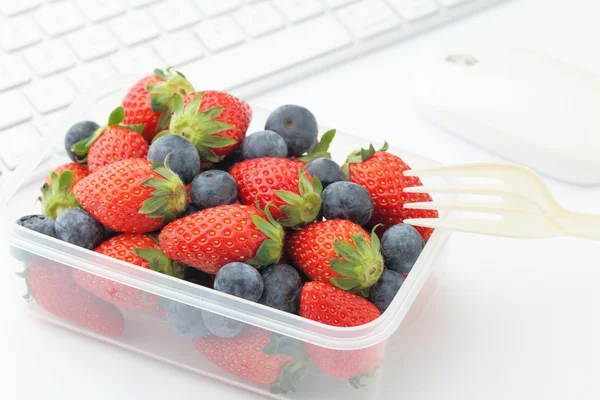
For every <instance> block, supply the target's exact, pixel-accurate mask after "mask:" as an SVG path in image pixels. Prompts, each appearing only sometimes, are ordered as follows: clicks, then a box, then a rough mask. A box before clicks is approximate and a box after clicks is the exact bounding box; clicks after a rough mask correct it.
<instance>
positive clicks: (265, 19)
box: [233, 3, 283, 36]
mask: <svg viewBox="0 0 600 400" xmlns="http://www.w3.org/2000/svg"><path fill="white" fill-rule="evenodd" d="M233 16H234V18H235V19H236V21H237V22H238V23H239V24H240V25H241V26H242V28H243V29H244V30H245V31H246V32H248V34H249V35H251V36H261V35H264V34H267V33H269V32H273V31H275V30H277V29H279V28H281V27H283V19H282V18H281V16H280V15H279V14H278V13H277V11H275V9H274V8H273V7H272V6H271V5H269V4H267V3H258V4H255V5H252V6H249V7H245V8H242V9H241V10H239V11H236V12H235V13H234V14H233Z"/></svg>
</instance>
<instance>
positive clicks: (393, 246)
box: [381, 224, 425, 274]
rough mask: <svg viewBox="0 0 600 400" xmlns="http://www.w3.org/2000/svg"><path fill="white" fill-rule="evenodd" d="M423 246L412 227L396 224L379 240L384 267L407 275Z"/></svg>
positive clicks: (422, 241) (423, 243) (417, 233)
mask: <svg viewBox="0 0 600 400" xmlns="http://www.w3.org/2000/svg"><path fill="white" fill-rule="evenodd" d="M424 245H425V242H424V240H423V238H422V237H421V235H420V234H419V232H418V231H417V230H416V229H415V228H413V227H412V226H410V225H406V224H398V225H394V226H392V227H390V228H389V229H388V230H387V231H385V233H384V234H383V237H382V238H381V248H382V249H383V256H384V258H385V265H386V266H387V267H388V268H389V269H391V270H394V271H396V272H399V273H401V274H408V273H409V272H410V270H411V269H412V267H413V265H415V262H416V261H417V258H419V256H420V255H421V251H422V250H423V246H424Z"/></svg>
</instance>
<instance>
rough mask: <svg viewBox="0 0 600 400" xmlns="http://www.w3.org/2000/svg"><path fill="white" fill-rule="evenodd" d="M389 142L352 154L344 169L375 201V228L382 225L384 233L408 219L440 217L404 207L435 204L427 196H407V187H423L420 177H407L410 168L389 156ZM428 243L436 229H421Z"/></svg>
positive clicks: (408, 194)
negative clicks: (405, 173)
mask: <svg viewBox="0 0 600 400" xmlns="http://www.w3.org/2000/svg"><path fill="white" fill-rule="evenodd" d="M387 149H388V145H387V143H386V144H385V145H384V146H383V147H382V148H381V149H380V150H375V148H374V147H373V146H372V145H371V146H370V147H369V148H368V149H361V150H357V151H355V152H353V153H352V154H350V155H349V156H348V158H347V160H346V163H345V164H344V165H343V167H342V170H343V171H344V174H345V175H346V179H347V180H349V181H351V182H354V183H357V184H359V185H361V186H363V187H365V188H366V189H367V190H368V191H369V194H370V195H371V197H372V199H373V204H374V206H375V207H374V210H373V217H372V218H371V225H373V226H375V225H378V224H380V225H381V226H380V230H379V231H380V232H381V233H383V232H384V231H385V229H387V228H389V227H390V226H393V225H396V224H398V223H401V222H402V221H403V220H404V219H406V218H437V217H438V213H437V211H432V210H411V209H405V208H404V204H406V203H414V202H425V201H431V196H429V194H426V193H404V191H403V189H404V188H406V187H413V186H422V183H421V180H420V179H419V178H418V177H409V176H404V175H403V174H402V173H403V172H404V171H406V170H409V169H410V167H409V166H408V165H407V164H406V163H405V162H404V161H403V160H402V159H401V158H400V157H398V156H395V155H393V154H391V153H388V152H387V151H386V150H387ZM417 230H418V231H419V233H420V234H421V236H423V239H425V240H428V239H429V238H430V237H431V235H432V233H433V229H431V228H421V227H418V228H417Z"/></svg>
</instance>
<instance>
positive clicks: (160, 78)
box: [123, 68, 194, 142]
mask: <svg viewBox="0 0 600 400" xmlns="http://www.w3.org/2000/svg"><path fill="white" fill-rule="evenodd" d="M193 91H194V88H193V87H192V85H191V84H190V83H189V82H188V80H187V79H186V78H185V77H184V76H183V75H182V74H181V73H179V72H177V71H175V72H171V69H170V68H167V70H166V71H162V70H160V69H155V70H154V74H152V75H148V76H146V77H144V78H142V79H140V80H139V81H138V82H137V83H136V84H135V85H133V86H132V87H131V89H129V91H128V92H127V94H126V95H125V98H124V99H123V109H124V110H125V120H124V123H125V124H128V125H136V124H141V125H142V126H143V127H144V128H143V129H144V130H143V132H144V133H143V136H144V139H146V140H147V141H148V142H150V141H152V139H153V138H154V136H156V134H157V133H158V132H160V131H162V130H163V129H165V128H167V127H168V126H169V121H170V119H171V112H172V110H171V109H170V104H169V103H170V101H171V98H172V97H173V95H174V94H176V93H177V94H179V95H180V96H186V95H187V94H188V93H192V92H193Z"/></svg>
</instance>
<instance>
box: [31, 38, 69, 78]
mask: <svg viewBox="0 0 600 400" xmlns="http://www.w3.org/2000/svg"><path fill="white" fill-rule="evenodd" d="M25 60H26V61H27V63H28V64H29V65H30V66H31V68H33V70H34V71H35V72H36V73H37V74H38V75H40V76H48V75H52V74H54V73H56V72H59V71H63V70H65V69H69V68H71V67H72V66H73V65H74V64H75V59H74V58H73V54H72V53H71V50H69V48H68V47H67V46H65V45H64V44H62V43H59V42H46V43H44V44H41V45H39V46H36V47H34V48H32V49H30V50H28V51H26V52H25Z"/></svg>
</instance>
